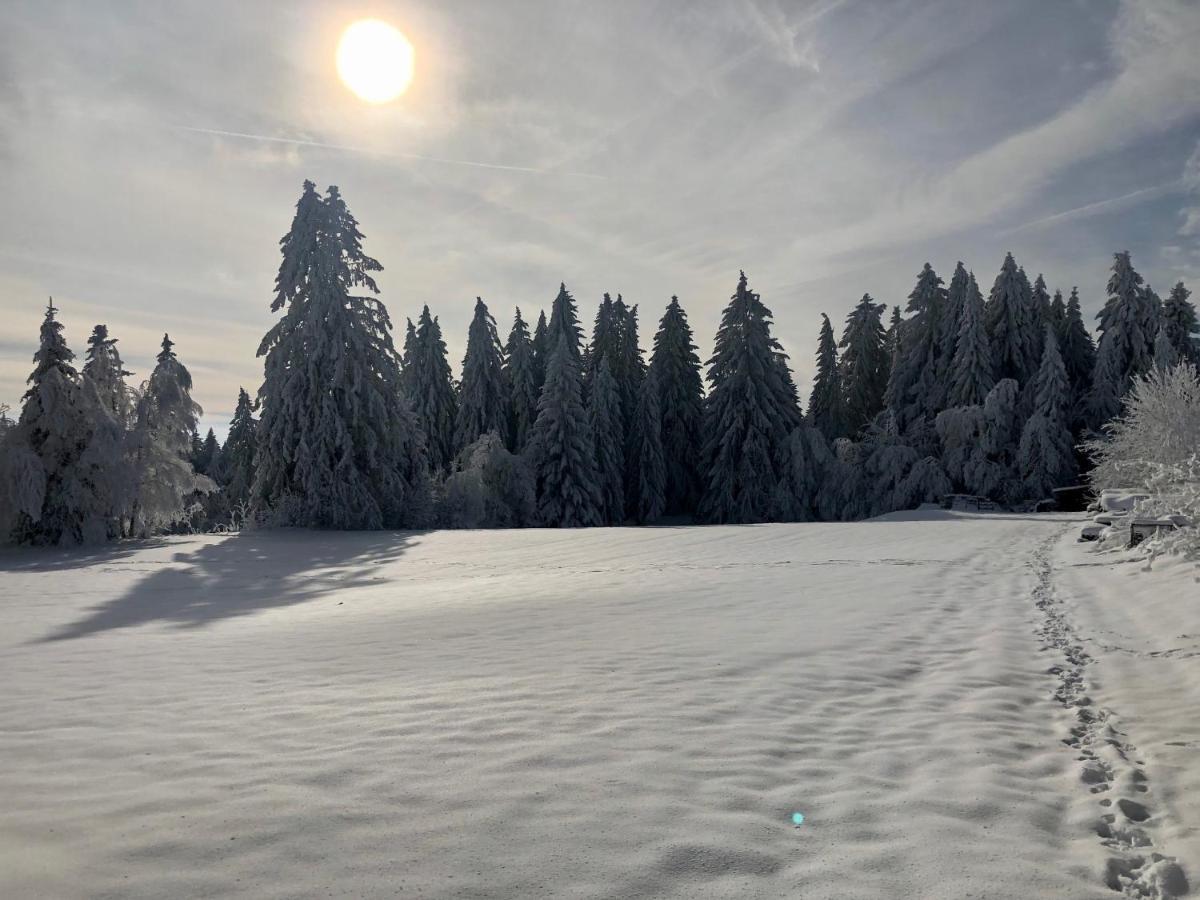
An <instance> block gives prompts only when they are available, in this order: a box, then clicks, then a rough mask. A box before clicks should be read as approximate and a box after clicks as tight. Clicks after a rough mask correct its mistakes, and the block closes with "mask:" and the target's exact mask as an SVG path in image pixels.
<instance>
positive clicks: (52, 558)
mask: <svg viewBox="0 0 1200 900" xmlns="http://www.w3.org/2000/svg"><path fill="white" fill-rule="evenodd" d="M166 544H167V541H166V540H164V539H162V538H146V539H141V540H124V541H119V542H117V543H113V544H96V545H92V546H88V545H85V546H82V547H3V548H0V572H61V571H63V570H65V569H84V568H87V567H88V566H94V565H100V564H103V563H114V562H119V561H120V560H123V559H126V558H127V557H130V556H132V555H133V554H135V553H138V552H139V551H142V550H151V549H154V548H155V547H163V546H166Z"/></svg>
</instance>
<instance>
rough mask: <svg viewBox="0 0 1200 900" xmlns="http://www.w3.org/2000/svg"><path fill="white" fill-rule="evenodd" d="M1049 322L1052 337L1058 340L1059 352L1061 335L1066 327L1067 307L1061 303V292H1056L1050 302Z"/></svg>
mask: <svg viewBox="0 0 1200 900" xmlns="http://www.w3.org/2000/svg"><path fill="white" fill-rule="evenodd" d="M1049 322H1050V327H1051V328H1053V329H1054V336H1055V337H1057V338H1058V343H1059V349H1060V350H1061V349H1062V340H1063V334H1064V332H1065V331H1066V327H1067V305H1066V303H1065V302H1063V295H1062V291H1059V290H1056V291H1055V292H1054V299H1053V300H1051V301H1050V312H1049Z"/></svg>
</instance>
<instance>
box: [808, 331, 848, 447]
mask: <svg viewBox="0 0 1200 900" xmlns="http://www.w3.org/2000/svg"><path fill="white" fill-rule="evenodd" d="M842 402H843V401H842V379H841V372H840V370H839V368H838V358H837V344H836V343H835V342H834V338H833V326H832V325H830V324H829V316H827V315H825V314H824V313H822V314H821V331H820V334H819V335H818V338H817V370H816V374H815V375H814V377H813V386H812V393H811V394H810V396H809V400H808V424H810V425H811V426H813V427H814V428H816V429H817V430H819V431H820V432H821V434H823V435H824V436H825V439H826V440H827V441H834V440H837V439H838V438H840V437H842V436H843V434H844V431H845V426H844V425H843V422H844V419H845V416H844V412H843V406H842Z"/></svg>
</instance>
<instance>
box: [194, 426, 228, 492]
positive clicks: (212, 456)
mask: <svg viewBox="0 0 1200 900" xmlns="http://www.w3.org/2000/svg"><path fill="white" fill-rule="evenodd" d="M220 453H221V445H220V444H219V443H217V435H216V434H215V433H214V432H213V430H212V429H211V428H210V429H208V433H207V434H206V435H205V436H204V440H202V441H201V442H200V451H199V452H198V453H197V454H195V456H193V458H192V468H193V469H195V470H196V472H197V474H200V475H207V476H208V477H209V478H212V479H213V480H214V481H215V480H216V473H215V471H214V470H215V468H216V466H217V463H218V461H219V456H220Z"/></svg>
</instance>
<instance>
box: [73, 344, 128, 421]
mask: <svg viewBox="0 0 1200 900" xmlns="http://www.w3.org/2000/svg"><path fill="white" fill-rule="evenodd" d="M86 359H87V361H86V362H85V363H84V364H83V375H84V377H86V378H88V379H90V380H91V382H92V384H93V385H94V386H95V388H96V393H97V394H99V395H100V400H101V402H102V403H103V404H104V406H105V408H106V409H107V410H108V411H109V412H111V413H112V414H113V417H114V418H115V419H116V420H117V422H118V423H120V425H121V427H122V428H126V429H127V428H129V427H130V426H131V425H132V424H133V405H134V394H133V391H132V390H130V388H129V385H127V384H126V383H125V379H126V378H127V377H128V376H130V375H132V374H133V373H132V372H129V371H127V370H126V369H125V364H124V363H123V362H122V361H121V353H120V351H118V350H117V339H116V338H110V337H109V336H108V326H107V325H97V326H96V327H95V328H94V329H93V330H92V335H91V337H89V338H88V349H87V357H86Z"/></svg>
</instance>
